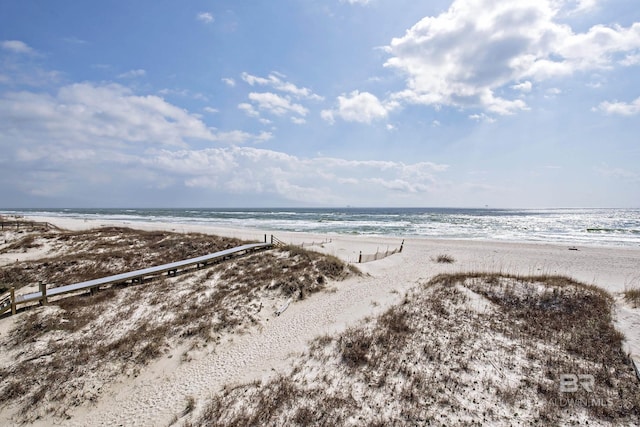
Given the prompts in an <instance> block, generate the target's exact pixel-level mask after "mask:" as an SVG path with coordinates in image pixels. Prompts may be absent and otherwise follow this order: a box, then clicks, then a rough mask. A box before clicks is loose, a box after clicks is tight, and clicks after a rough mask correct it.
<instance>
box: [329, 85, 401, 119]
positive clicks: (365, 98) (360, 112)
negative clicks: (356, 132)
mask: <svg viewBox="0 0 640 427" xmlns="http://www.w3.org/2000/svg"><path fill="white" fill-rule="evenodd" d="M391 108H392V106H391V107H390V106H385V105H383V104H382V102H380V100H379V99H378V98H377V97H376V96H375V95H373V94H371V93H369V92H359V91H357V90H355V91H353V92H351V93H350V94H348V95H341V96H339V97H338V107H337V109H335V110H324V111H322V113H321V116H322V118H323V119H325V120H326V121H327V122H329V123H334V121H335V117H336V116H338V117H340V118H342V120H345V121H347V122H359V123H371V122H372V121H374V120H379V119H385V118H387V116H388V109H391Z"/></svg>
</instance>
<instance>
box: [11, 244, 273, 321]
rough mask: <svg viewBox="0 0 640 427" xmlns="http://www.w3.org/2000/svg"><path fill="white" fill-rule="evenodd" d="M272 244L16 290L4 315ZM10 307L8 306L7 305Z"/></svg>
mask: <svg viewBox="0 0 640 427" xmlns="http://www.w3.org/2000/svg"><path fill="white" fill-rule="evenodd" d="M273 246H274V244H272V243H267V242H265V243H249V244H246V245H242V246H237V247H235V248H231V249H225V250H223V251H219V252H214V253H212V254H209V255H203V256H200V257H196V258H189V259H186V260H183V261H176V262H172V263H169V264H163V265H158V266H155V267H149V268H144V269H141V270H135V271H130V272H128V273H122V274H116V275H113V276H108V277H103V278H100V279H94V280H88V281H85V282H80V283H75V284H72V285H65V286H60V287H57V288H51V289H47V286H46V285H45V284H40V290H39V291H37V292H31V293H28V294H22V295H18V296H15V295H14V292H13V289H12V290H11V293H10V295H9V296H8V297H7V296H2V297H0V314H2V313H4V312H6V311H8V310H10V309H11V310H12V313H14V314H15V311H16V309H15V307H16V306H17V305H18V304H26V303H29V302H41V303H42V304H43V305H46V304H47V301H48V298H50V297H53V296H58V295H63V294H68V293H72V292H78V291H83V290H89V291H92V292H93V291H94V290H97V289H98V288H100V286H105V285H112V284H116V283H126V282H143V281H144V280H145V279H147V278H150V277H153V276H158V275H160V274H163V273H167V274H168V275H175V274H176V273H177V272H178V270H184V269H187V268H190V267H196V268H200V267H204V266H206V265H207V264H209V263H213V262H218V261H223V260H227V259H230V258H233V257H238V256H243V255H247V254H249V253H252V252H256V251H260V250H264V249H269V248H271V247H273ZM7 300H9V302H8V303H7ZM7 304H8V305H7ZM7 307H8V308H7Z"/></svg>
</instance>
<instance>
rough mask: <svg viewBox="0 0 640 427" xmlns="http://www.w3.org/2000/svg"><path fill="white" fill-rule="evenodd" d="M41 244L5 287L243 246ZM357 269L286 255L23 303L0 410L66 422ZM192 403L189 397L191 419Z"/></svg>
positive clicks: (157, 241)
mask: <svg viewBox="0 0 640 427" xmlns="http://www.w3.org/2000/svg"><path fill="white" fill-rule="evenodd" d="M36 240H42V241H47V242H48V243H46V244H44V245H43V246H46V247H48V248H49V250H48V251H47V252H46V253H45V254H44V255H43V258H40V259H32V260H30V261H23V262H21V263H19V265H13V264H9V265H6V266H2V267H0V274H1V275H2V281H4V282H10V283H11V286H16V287H17V288H19V287H20V286H24V285H32V284H34V283H36V284H37V283H38V282H39V281H44V282H45V283H47V284H49V285H53V286H55V285H58V284H60V285H61V284H68V283H74V282H80V281H84V280H89V279H92V278H96V277H102V276H104V275H111V274H117V273H121V272H123V271H131V270H135V269H139V268H143V267H147V266H149V265H157V264H163V263H167V262H172V261H176V260H180V259H184V258H190V257H195V256H199V255H204V254H207V253H211V252H216V251H219V250H223V249H227V248H230V247H233V246H237V245H240V244H244V243H246V242H242V241H240V240H237V239H227V238H222V237H218V236H211V235H205V234H196V233H187V234H184V233H171V232H164V231H139V230H132V229H129V228H119V227H107V228H100V229H96V230H88V231H82V232H71V231H60V232H53V233H46V234H44V233H43V234H42V235H40V236H38V237H36ZM5 249H6V248H5ZM352 274H353V272H352V270H350V269H349V268H348V267H347V266H346V265H345V264H344V263H342V262H341V261H340V260H339V259H337V258H335V257H331V256H325V255H322V254H320V253H317V252H308V251H306V250H303V249H301V248H293V247H291V248H279V249H274V250H271V251H262V252H256V253H253V254H250V255H247V256H245V257H241V258H233V259H230V260H227V261H225V262H219V263H216V264H212V265H211V266H209V267H208V268H203V269H194V270H192V271H190V272H189V273H185V274H179V275H177V276H172V277H169V276H163V277H159V278H156V279H154V280H150V281H147V282H145V283H143V284H140V283H136V284H114V285H111V286H108V287H105V288H104V289H100V290H98V291H96V292H94V293H91V294H90V293H86V292H85V293H82V294H78V295H71V296H69V295H66V296H64V297H57V298H52V299H50V300H49V304H48V305H47V306H35V305H34V306H30V307H26V308H24V309H22V310H21V312H20V313H18V315H17V316H15V327H14V328H13V329H12V330H11V331H9V332H8V333H7V334H6V335H3V336H2V338H0V346H2V348H3V352H4V355H3V356H4V357H3V360H4V363H2V364H1V365H0V406H2V407H9V406H11V407H13V408H16V410H17V412H16V420H17V421H18V422H21V423H22V422H32V421H34V420H36V419H38V418H42V417H45V416H54V417H59V418H66V417H67V414H68V411H69V410H70V409H71V408H73V407H76V406H79V405H83V404H86V403H90V402H94V401H96V400H97V399H98V398H99V396H100V395H101V393H102V390H103V389H104V388H105V385H107V384H110V383H112V382H113V381H115V380H117V379H118V378H127V377H136V376H138V375H139V373H140V372H141V370H142V369H143V368H144V367H145V366H146V365H148V364H149V363H151V362H153V361H155V360H158V359H159V358H162V357H165V356H166V357H168V355H170V354H172V351H173V350H174V349H176V348H180V349H182V348H186V349H187V350H186V351H185V354H183V357H182V360H184V361H188V360H189V359H190V357H189V355H188V354H186V353H188V352H190V351H194V350H198V351H200V350H202V351H215V348H216V346H217V345H218V344H219V343H220V342H221V340H222V339H223V338H224V337H225V336H229V335H232V334H235V333H244V332H247V331H250V330H253V329H256V328H259V327H260V325H261V324H262V323H263V322H266V321H267V320H268V318H269V317H270V316H272V315H273V311H272V310H275V306H278V305H281V304H282V302H284V301H285V300H286V299H287V298H289V297H294V300H295V299H298V298H304V297H308V296H310V295H312V294H314V293H316V292H318V291H320V290H322V289H324V288H325V287H326V286H328V285H334V286H335V282H336V280H341V279H344V278H346V277H348V276H350V275H352ZM0 321H3V320H2V319H0ZM185 363H186V362H185ZM36 403H37V405H36ZM195 407H196V405H195V400H194V398H193V397H191V398H188V399H187V402H186V406H185V412H186V411H188V413H190V412H192V411H194V410H195Z"/></svg>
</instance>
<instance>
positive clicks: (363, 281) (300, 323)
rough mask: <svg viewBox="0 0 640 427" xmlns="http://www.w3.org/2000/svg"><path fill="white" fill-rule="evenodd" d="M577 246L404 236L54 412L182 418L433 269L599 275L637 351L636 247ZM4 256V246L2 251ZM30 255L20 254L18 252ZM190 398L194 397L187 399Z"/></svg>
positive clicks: (97, 417)
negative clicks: (352, 268) (214, 339)
mask: <svg viewBox="0 0 640 427" xmlns="http://www.w3.org/2000/svg"><path fill="white" fill-rule="evenodd" d="M45 220H47V221H49V222H52V223H54V224H56V225H58V226H59V227H61V228H65V229H72V230H80V229H88V228H92V227H96V226H100V225H119V226H122V225H125V226H135V227H136V228H140V229H145V230H152V229H153V230H176V229H177V231H180V232H183V231H185V232H187V231H197V232H203V233H210V234H216V235H220V236H228V237H235V238H242V239H247V238H248V239H258V240H259V239H261V238H263V235H264V234H271V233H270V232H265V231H261V230H252V229H230V228H220V227H204V226H183V225H179V226H176V225H175V224H159V223H137V222H136V223H135V224H126V223H125V224H123V223H122V222H117V223H110V222H106V221H98V222H92V221H75V220H69V219H60V218H46V219H45ZM277 237H278V238H280V239H281V240H284V241H285V242H288V243H293V244H300V243H303V242H313V241H316V242H319V241H322V240H324V239H326V238H327V237H330V238H331V242H330V243H325V244H323V245H322V246H313V247H312V249H313V250H317V251H320V252H323V253H326V254H330V255H334V256H337V257H338V258H340V259H342V260H344V261H347V262H354V261H356V260H357V256H358V254H359V252H360V251H362V252H363V253H374V252H375V251H376V250H384V249H386V247H387V246H388V247H390V248H393V247H396V246H398V245H399V243H400V241H401V240H402V239H397V238H388V237H387V238H380V237H362V236H340V235H332V236H321V235H310V234H298V233H277ZM577 249H578V250H577V251H576V250H569V247H568V246H558V245H546V244H525V243H517V242H488V241H463V240H427V239H405V244H404V250H403V252H402V253H399V254H395V255H392V256H390V257H388V258H385V259H383V260H379V261H375V262H371V263H366V264H360V265H358V267H359V268H360V269H361V270H362V272H363V273H364V274H363V275H362V276H358V277H355V276H354V277H351V278H349V279H347V280H345V281H341V282H334V283H330V284H329V291H322V292H319V293H315V294H313V295H311V296H310V297H308V298H306V299H304V300H301V301H296V302H295V303H292V304H291V305H290V306H289V307H288V308H287V310H286V311H285V312H284V313H282V315H280V316H274V315H273V311H275V308H274V307H276V306H278V305H279V304H281V303H282V302H283V300H280V301H270V302H269V303H270V306H269V307H268V308H269V310H270V311H269V312H268V314H264V316H263V318H262V323H261V325H260V326H259V327H257V328H254V329H250V330H248V331H247V332H246V333H244V334H237V333H236V334H232V335H229V336H227V337H225V338H224V339H222V340H221V342H220V344H219V345H216V346H213V347H210V348H206V347H203V348H201V349H199V350H195V351H192V352H191V353H190V359H191V360H189V361H184V360H181V358H180V354H182V353H183V351H184V349H183V348H179V347H176V348H173V349H172V350H171V352H170V353H168V354H166V355H164V356H163V357H161V358H160V359H158V360H157V361H155V362H153V363H152V364H150V365H148V366H146V367H144V368H143V369H141V371H140V373H139V375H138V376H137V377H133V378H120V379H119V381H118V382H115V383H113V384H111V385H109V386H108V387H107V388H106V389H104V390H102V391H101V393H100V397H99V398H98V399H97V401H95V402H91V403H86V404H83V405H81V406H79V407H77V408H76V409H74V410H71V411H70V412H69V413H68V414H69V416H70V418H69V419H66V420H61V419H56V422H57V423H60V424H61V425H74V426H89V425H109V426H112V425H127V426H129V425H140V426H142V425H145V426H146V425H148V426H158V425H169V424H171V423H172V422H175V421H176V420H178V421H180V420H182V418H181V415H182V414H183V413H184V412H185V408H188V407H189V406H190V405H191V406H194V407H193V408H189V411H193V413H197V412H198V411H199V410H200V409H202V405H203V404H204V402H205V401H206V400H207V399H208V398H209V397H211V396H212V395H213V394H215V393H216V392H218V391H220V390H221V389H222V388H223V387H224V386H225V385H227V386H228V385H229V384H238V383H244V382H250V381H254V380H267V379H268V378H271V377H273V376H275V375H277V374H279V373H283V372H286V370H287V369H288V367H289V366H290V363H292V361H293V360H294V359H295V357H296V356H297V355H299V354H300V353H302V352H304V351H305V349H306V348H307V343H308V342H309V341H310V340H312V339H313V338H315V337H318V336H320V335H330V336H333V335H335V334H337V333H340V332H342V331H345V330H346V329H347V328H348V327H351V326H353V325H355V324H357V323H358V322H359V321H361V320H362V319H363V318H365V317H367V316H375V315H379V314H381V313H383V312H384V311H385V310H386V309H388V308H389V307H391V306H392V305H394V304H396V303H399V302H400V301H402V299H403V298H404V295H405V293H406V292H407V291H409V290H410V289H411V288H413V287H415V286H416V285H418V284H420V283H425V282H426V281H428V280H429V279H431V278H433V277H435V276H436V275H438V274H441V273H455V272H469V271H475V272H480V271H485V272H502V273H505V274H511V275H564V276H568V277H571V278H573V279H575V280H578V281H580V282H583V283H586V284H594V285H597V286H598V287H601V288H603V289H605V290H607V291H609V292H610V293H612V294H613V296H614V297H615V298H616V301H617V305H616V310H617V318H616V325H617V327H618V328H619V329H620V330H621V331H622V332H623V333H624V334H625V336H626V341H625V342H624V346H625V351H627V352H629V353H631V354H633V355H634V357H636V358H637V359H638V360H639V361H640V309H637V308H632V307H631V306H630V305H629V304H628V303H626V302H625V301H624V300H623V299H622V297H621V292H622V291H624V290H625V289H627V288H631V287H640V271H638V265H640V248H608V247H589V246H585V247H578V248H577ZM441 254H447V255H449V256H450V257H452V258H453V259H454V260H455V262H453V263H451V264H441V263H438V262H436V261H435V259H436V257H437V256H438V255H441ZM12 256H13V255H11V254H7V255H6V257H7V259H11V257H12ZM33 256H35V255H29V256H25V255H23V259H29V258H28V257H33ZM265 313H267V311H266V310H265ZM20 316H22V315H19V316H16V317H15V318H9V319H3V320H0V337H2V336H6V334H8V333H10V330H11V328H12V327H13V325H14V324H15V322H19V321H20V320H19V319H20ZM190 401H191V402H194V403H193V404H190V403H189V402H190ZM189 411H186V412H189ZM10 414H11V408H3V409H2V412H1V413H0V422H2V424H3V425H10V423H11V422H12V421H11V419H10V418H7V417H9V416H10ZM187 418H188V416H187V417H186V418H184V419H187ZM3 421H4V422H3ZM51 423H52V420H51V419H41V420H37V421H36V422H34V425H42V426H44V425H51Z"/></svg>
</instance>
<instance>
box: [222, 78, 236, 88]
mask: <svg viewBox="0 0 640 427" xmlns="http://www.w3.org/2000/svg"><path fill="white" fill-rule="evenodd" d="M222 81H223V83H224V84H226V85H227V86H230V87H235V85H236V81H235V80H234V79H232V78H230V77H224V78H223V79H222Z"/></svg>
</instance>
